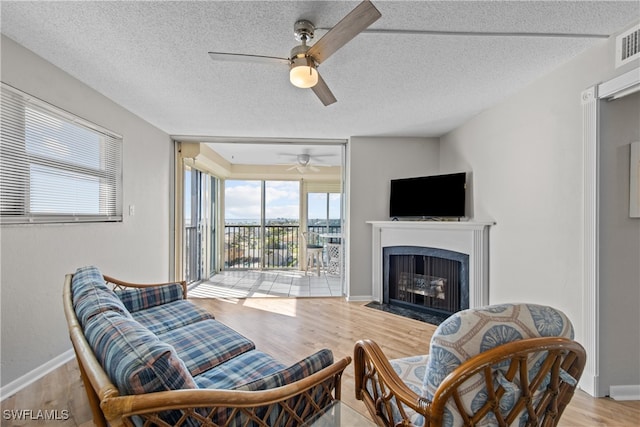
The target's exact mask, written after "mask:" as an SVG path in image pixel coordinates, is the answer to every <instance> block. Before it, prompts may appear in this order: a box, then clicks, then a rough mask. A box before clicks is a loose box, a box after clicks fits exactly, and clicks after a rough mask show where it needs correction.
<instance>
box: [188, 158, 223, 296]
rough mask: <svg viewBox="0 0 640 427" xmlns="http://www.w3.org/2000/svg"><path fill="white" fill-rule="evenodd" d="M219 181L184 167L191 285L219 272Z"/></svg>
mask: <svg viewBox="0 0 640 427" xmlns="http://www.w3.org/2000/svg"><path fill="white" fill-rule="evenodd" d="M217 185H218V183H217V179H216V178H215V177H213V176H211V175H209V174H207V173H204V172H201V171H199V170H197V169H194V168H191V167H189V166H185V168H184V211H183V212H184V224H183V227H184V228H183V236H184V238H183V251H182V254H183V263H182V265H183V266H184V278H185V280H186V281H187V282H188V283H193V282H197V281H200V280H204V279H207V278H209V277H210V276H211V275H213V274H214V273H215V271H216V205H217Z"/></svg>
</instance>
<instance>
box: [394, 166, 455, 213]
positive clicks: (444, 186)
mask: <svg viewBox="0 0 640 427" xmlns="http://www.w3.org/2000/svg"><path fill="white" fill-rule="evenodd" d="M466 180H467V174H466V173H465V172H460V173H453V174H447V175H432V176H423V177H417V178H404V179H393V180H391V188H390V201H389V216H391V217H392V218H398V217H416V218H435V217H463V216H465V188H466Z"/></svg>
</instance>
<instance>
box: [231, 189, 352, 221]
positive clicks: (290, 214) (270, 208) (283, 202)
mask: <svg viewBox="0 0 640 427" xmlns="http://www.w3.org/2000/svg"><path fill="white" fill-rule="evenodd" d="M265 199H266V200H265V202H266V203H265V206H266V212H265V217H266V218H271V219H273V218H289V219H297V218H299V216H300V210H299V209H300V208H299V206H300V183H299V182H298V181H267V182H266V188H265ZM332 199H334V200H332V203H331V204H332V208H333V209H332V210H331V212H330V215H331V218H340V212H339V195H338V194H336V195H335V197H332ZM336 200H337V201H338V203H336ZM334 205H338V207H337V208H336V207H334ZM326 209H327V208H326V194H325V193H312V194H310V196H309V218H311V219H316V218H326V216H327V213H326ZM225 218H226V220H239V219H255V220H258V219H259V218H260V181H235V180H227V181H226V182H225Z"/></svg>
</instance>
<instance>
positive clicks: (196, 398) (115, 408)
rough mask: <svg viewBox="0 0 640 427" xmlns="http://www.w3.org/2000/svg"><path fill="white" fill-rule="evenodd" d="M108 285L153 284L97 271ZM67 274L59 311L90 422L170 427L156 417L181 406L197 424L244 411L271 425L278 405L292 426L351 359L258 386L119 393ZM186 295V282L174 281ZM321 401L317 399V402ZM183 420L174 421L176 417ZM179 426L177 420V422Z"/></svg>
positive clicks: (335, 383) (311, 410)
mask: <svg viewBox="0 0 640 427" xmlns="http://www.w3.org/2000/svg"><path fill="white" fill-rule="evenodd" d="M103 277H104V278H105V280H106V281H107V282H108V283H111V284H112V285H113V286H114V288H120V289H124V288H129V287H136V288H145V287H150V286H162V285H165V283H158V284H134V283H127V282H123V281H120V280H117V279H114V278H111V277H108V276H103ZM72 278H73V274H67V275H66V276H65V283H64V289H63V301H64V312H65V316H66V318H67V323H68V327H69V336H70V338H71V342H72V344H73V349H74V351H75V354H76V358H77V361H78V365H79V367H80V375H81V378H82V382H83V384H84V387H85V389H86V392H87V397H88V399H89V403H90V405H91V411H92V413H93V417H94V423H95V424H96V425H97V426H99V427H103V426H107V425H111V426H133V425H134V424H133V421H132V419H131V417H133V416H136V415H139V416H142V418H144V421H145V425H159V426H166V427H171V426H169V424H167V423H166V422H164V421H163V420H162V419H160V417H159V415H158V414H159V413H160V412H162V411H166V410H182V411H183V413H184V414H185V415H186V416H189V417H190V419H191V421H193V420H197V422H198V423H199V424H200V425H203V426H211V427H221V426H226V425H229V423H233V422H234V416H236V415H238V414H244V415H245V416H246V417H247V418H248V419H250V420H252V421H253V422H254V424H252V425H257V426H261V427H271V426H270V424H268V420H269V414H270V413H271V412H272V411H273V410H276V409H277V410H279V411H280V413H279V415H278V417H279V418H278V422H277V424H278V425H285V426H296V425H299V424H302V423H303V422H304V421H306V420H308V419H309V418H310V417H313V416H314V415H316V414H318V413H320V412H321V411H322V410H323V408H325V407H326V406H327V404H328V403H330V402H331V401H333V400H339V399H340V388H341V378H342V373H343V371H344V369H345V368H346V367H347V366H348V365H349V363H351V358H350V357H345V358H342V359H340V360H338V361H336V362H335V363H333V364H332V365H331V366H328V367H326V368H324V369H322V370H320V371H318V372H316V373H314V374H312V375H310V376H308V377H306V378H304V379H302V380H299V381H296V382H294V383H291V384H288V385H285V386H282V387H278V388H274V389H270V390H263V391H238V390H214V389H190V390H172V391H163V392H156V393H148V394H139V395H127V396H121V395H120V393H119V391H118V388H117V387H116V386H115V385H114V384H113V383H112V382H111V380H110V379H109V377H108V375H107V374H106V372H105V371H104V369H103V368H102V366H101V365H100V363H99V362H98V360H97V359H96V356H95V354H94V352H93V350H92V348H91V346H90V345H89V343H88V342H87V340H86V338H85V336H84V333H83V330H82V326H81V325H80V323H79V321H78V318H77V316H76V313H75V310H74V308H73V301H72V293H71V281H72ZM180 283H181V285H182V287H183V290H184V293H183V295H184V298H186V297H187V286H186V283H185V282H180ZM319 401H320V402H323V404H319V403H318V402H319ZM218 409H225V410H227V409H228V410H230V411H231V413H230V415H229V417H228V420H227V421H226V422H225V423H224V424H217V423H216V422H214V421H213V420H212V419H211V416H212V415H213V413H215V411H216V410H218ZM182 421H183V420H180V422H182ZM177 425H180V424H177Z"/></svg>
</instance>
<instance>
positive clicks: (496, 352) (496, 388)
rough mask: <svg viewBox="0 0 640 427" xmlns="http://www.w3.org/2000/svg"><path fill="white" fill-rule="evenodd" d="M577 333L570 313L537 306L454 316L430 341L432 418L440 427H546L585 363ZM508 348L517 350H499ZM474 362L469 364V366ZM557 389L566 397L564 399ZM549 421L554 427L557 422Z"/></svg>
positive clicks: (428, 392) (503, 307) (471, 311)
mask: <svg viewBox="0 0 640 427" xmlns="http://www.w3.org/2000/svg"><path fill="white" fill-rule="evenodd" d="M573 334H574V332H573V326H572V324H571V322H570V320H569V319H568V318H567V316H566V315H565V314H564V313H562V312H561V311H559V310H556V309H554V308H552V307H547V306H541V305H534V304H501V305H494V306H487V307H481V308H475V309H469V310H464V311H461V312H458V313H456V314H454V315H453V316H451V317H449V318H448V319H447V320H445V321H444V322H443V323H442V324H441V325H440V326H439V327H438V329H437V330H436V332H435V333H434V335H433V337H432V340H431V344H430V351H429V362H428V363H427V369H426V373H425V378H424V392H425V396H426V397H427V398H428V399H429V400H430V401H432V403H433V406H432V410H433V412H432V415H433V416H434V418H435V419H440V420H441V424H440V423H434V425H442V426H447V427H453V426H462V425H469V422H468V420H469V419H470V418H473V419H474V420H475V422H480V424H479V425H483V424H482V423H485V424H487V425H510V424H511V422H514V421H515V420H517V421H518V422H519V425H529V424H526V423H527V422H531V421H535V422H533V423H532V424H531V425H542V424H539V420H540V419H542V418H545V417H549V419H551V420H553V419H555V418H554V417H557V418H559V415H560V414H561V413H562V410H564V407H565V406H566V404H567V403H568V401H569V399H571V396H572V395H573V391H574V390H575V387H576V385H577V381H578V379H579V378H580V375H581V374H582V370H583V368H584V362H585V359H586V356H585V353H584V349H583V348H582V347H581V346H580V344H578V343H576V342H575V341H573ZM532 338H533V339H534V340H530V339H532ZM535 339H539V340H538V341H536V340H535ZM507 343H513V344H510V346H507V347H500V349H497V348H496V347H499V346H502V345H503V344H507ZM470 359H474V362H473V363H472V364H471V365H470V364H469V363H465V362H468V361H469V360H470ZM462 364H465V366H464V367H462V368H461V367H460V365H462ZM452 372H453V373H454V374H453V375H451V376H450V377H448V378H447V376H448V375H449V374H451V373H452ZM445 378H446V381H445ZM551 389H555V392H558V391H562V396H561V399H559V398H558V393H556V394H555V395H553V396H552V394H553V393H552V392H550V391H549V390H551ZM560 400H561V401H560ZM438 412H440V414H438ZM547 412H548V413H547ZM474 417H475V418H474ZM506 420H510V421H509V422H507V421H506ZM432 421H433V419H432ZM545 422H549V423H550V424H544V425H555V424H556V423H557V419H555V422H553V421H548V420H547V421H545ZM474 425H475V424H474ZM516 425H518V424H516Z"/></svg>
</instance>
